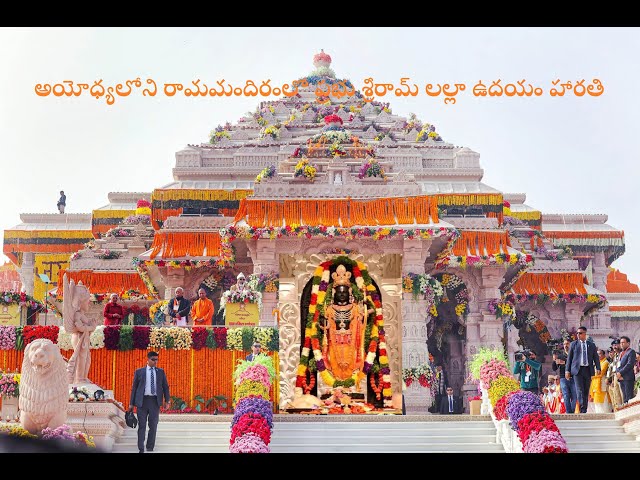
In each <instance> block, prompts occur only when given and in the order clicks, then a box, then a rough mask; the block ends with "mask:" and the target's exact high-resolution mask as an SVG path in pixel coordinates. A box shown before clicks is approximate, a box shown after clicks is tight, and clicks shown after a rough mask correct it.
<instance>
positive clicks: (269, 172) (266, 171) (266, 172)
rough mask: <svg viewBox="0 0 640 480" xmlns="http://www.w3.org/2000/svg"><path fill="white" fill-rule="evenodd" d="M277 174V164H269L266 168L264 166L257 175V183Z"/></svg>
mask: <svg viewBox="0 0 640 480" xmlns="http://www.w3.org/2000/svg"><path fill="white" fill-rule="evenodd" d="M275 175H276V167H275V165H269V166H268V167H266V168H263V169H262V171H261V172H260V173H259V174H258V175H257V176H256V179H255V181H254V182H255V183H260V182H262V180H265V179H267V178H273V177H275Z"/></svg>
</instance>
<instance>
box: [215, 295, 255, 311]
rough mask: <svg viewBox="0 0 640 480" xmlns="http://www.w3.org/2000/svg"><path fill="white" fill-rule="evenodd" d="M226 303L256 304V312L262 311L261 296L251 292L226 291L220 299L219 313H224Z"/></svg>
mask: <svg viewBox="0 0 640 480" xmlns="http://www.w3.org/2000/svg"><path fill="white" fill-rule="evenodd" d="M227 303H257V304H258V310H260V311H261V310H262V294H261V293H260V292H254V291H253V290H242V291H238V290H234V291H231V290H227V291H226V292H224V293H223V294H222V296H221V297H220V308H219V309H218V310H219V311H225V313H226V310H225V307H226V305H227Z"/></svg>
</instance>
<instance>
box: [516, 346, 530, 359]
mask: <svg viewBox="0 0 640 480" xmlns="http://www.w3.org/2000/svg"><path fill="white" fill-rule="evenodd" d="M513 356H514V358H515V359H516V361H517V362H523V361H524V360H525V359H527V358H529V356H531V350H529V349H528V348H523V349H522V350H518V351H517V352H513Z"/></svg>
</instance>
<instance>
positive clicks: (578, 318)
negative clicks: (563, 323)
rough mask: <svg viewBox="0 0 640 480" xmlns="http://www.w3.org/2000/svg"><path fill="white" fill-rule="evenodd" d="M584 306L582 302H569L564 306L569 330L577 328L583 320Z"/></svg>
mask: <svg viewBox="0 0 640 480" xmlns="http://www.w3.org/2000/svg"><path fill="white" fill-rule="evenodd" d="M582 308H583V306H582V305H581V304H576V303H567V304H565V307H564V312H565V318H566V319H567V328H568V329H569V331H571V330H576V329H577V328H578V327H579V326H580V325H581V322H582ZM585 326H586V325H585Z"/></svg>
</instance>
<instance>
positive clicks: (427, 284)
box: [402, 272, 444, 309]
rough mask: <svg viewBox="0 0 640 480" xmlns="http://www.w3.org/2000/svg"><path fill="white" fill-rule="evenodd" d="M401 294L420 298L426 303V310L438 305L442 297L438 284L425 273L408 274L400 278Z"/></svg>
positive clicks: (442, 293)
mask: <svg viewBox="0 0 640 480" xmlns="http://www.w3.org/2000/svg"><path fill="white" fill-rule="evenodd" d="M402 292H403V293H411V294H413V298H418V296H422V297H423V298H424V299H425V300H426V301H427V309H431V306H432V305H436V306H437V305H438V304H439V303H440V301H441V300H442V296H443V295H444V289H443V288H442V285H441V284H440V282H439V281H438V280H437V279H435V278H434V277H432V276H431V275H429V274H427V273H423V274H418V273H412V272H409V273H407V274H406V275H403V276H402Z"/></svg>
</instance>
